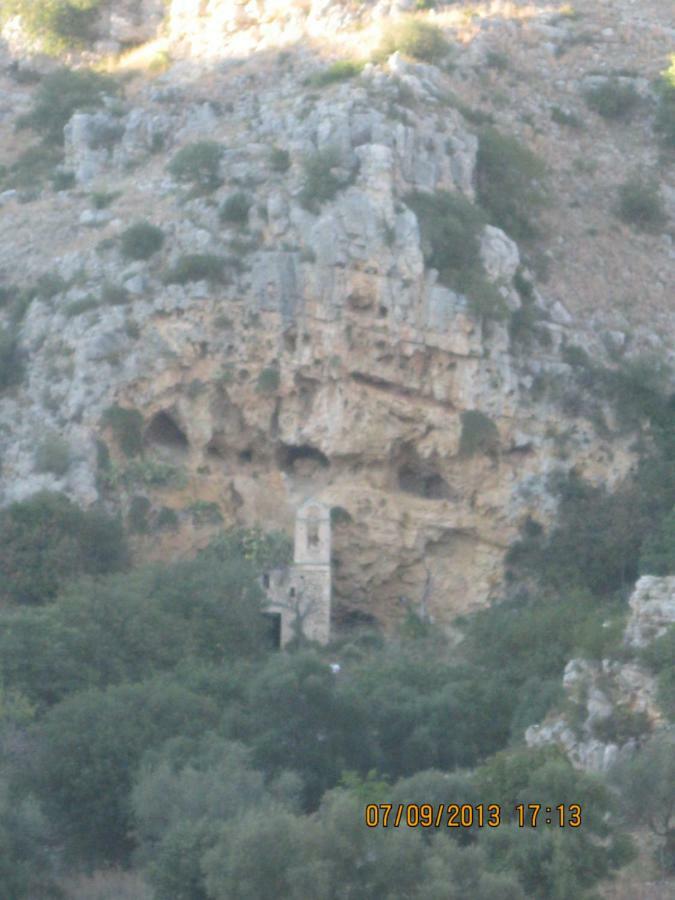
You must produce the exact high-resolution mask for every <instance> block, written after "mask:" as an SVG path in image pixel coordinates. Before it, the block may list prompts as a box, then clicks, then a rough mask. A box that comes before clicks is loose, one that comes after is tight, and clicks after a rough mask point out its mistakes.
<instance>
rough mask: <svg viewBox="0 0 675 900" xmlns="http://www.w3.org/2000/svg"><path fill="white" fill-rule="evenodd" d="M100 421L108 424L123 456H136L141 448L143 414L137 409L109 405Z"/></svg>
mask: <svg viewBox="0 0 675 900" xmlns="http://www.w3.org/2000/svg"><path fill="white" fill-rule="evenodd" d="M102 422H103V424H104V425H108V426H109V427H110V428H111V429H112V432H113V434H114V435H115V440H116V441H117V443H118V444H119V448H120V450H121V451H122V453H124V455H125V456H138V454H139V453H140V452H141V450H142V449H143V416H142V415H141V414H140V413H139V411H138V410H137V409H127V408H125V407H123V406H109V407H108V408H107V409H106V411H105V412H104V413H103V418H102Z"/></svg>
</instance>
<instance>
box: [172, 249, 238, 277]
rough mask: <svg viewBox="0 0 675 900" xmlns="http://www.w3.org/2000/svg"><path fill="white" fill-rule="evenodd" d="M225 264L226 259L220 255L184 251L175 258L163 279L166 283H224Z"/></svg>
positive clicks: (225, 275)
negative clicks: (184, 252)
mask: <svg viewBox="0 0 675 900" xmlns="http://www.w3.org/2000/svg"><path fill="white" fill-rule="evenodd" d="M226 265H227V260H226V259H224V257H222V256H214V255H213V254H212V253H186V254H184V255H183V256H180V257H179V258H178V259H177V260H176V263H175V265H174V266H173V268H172V269H170V271H169V272H167V274H166V277H165V279H164V280H165V281H166V283H167V284H188V283H189V282H191V281H208V282H210V283H211V284H224V283H225V282H226V280H227V273H226V271H225V269H226Z"/></svg>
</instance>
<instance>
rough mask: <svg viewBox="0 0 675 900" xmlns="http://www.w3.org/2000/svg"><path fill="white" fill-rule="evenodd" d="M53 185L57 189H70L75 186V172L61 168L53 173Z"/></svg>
mask: <svg viewBox="0 0 675 900" xmlns="http://www.w3.org/2000/svg"><path fill="white" fill-rule="evenodd" d="M52 187H53V188H54V190H55V191H57V192H59V191H69V190H70V189H71V188H73V187H75V173H74V172H68V171H66V170H64V169H59V170H57V171H56V172H54V174H53V175H52Z"/></svg>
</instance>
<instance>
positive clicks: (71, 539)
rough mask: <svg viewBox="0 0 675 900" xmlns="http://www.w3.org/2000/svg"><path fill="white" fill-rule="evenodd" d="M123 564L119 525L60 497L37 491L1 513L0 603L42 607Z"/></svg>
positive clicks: (123, 555)
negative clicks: (65, 589) (83, 578)
mask: <svg viewBox="0 0 675 900" xmlns="http://www.w3.org/2000/svg"><path fill="white" fill-rule="evenodd" d="M126 562H127V549H126V542H125V539H124V535H123V532H122V526H121V524H120V523H119V522H118V521H117V520H115V519H112V518H110V517H109V516H107V515H106V514H105V513H103V512H101V511H99V510H97V509H91V510H86V511H84V510H81V509H79V507H77V506H76V505H75V504H74V503H73V502H72V501H71V500H69V499H68V498H67V497H66V496H65V495H64V494H57V493H50V492H48V491H42V492H40V493H37V494H34V495H33V497H31V498H30V499H29V500H23V501H21V502H18V503H13V504H11V505H10V506H8V507H6V508H5V509H4V510H2V512H0V602H5V603H8V602H9V603H24V604H36V603H44V602H45V601H47V600H51V599H53V598H54V596H55V595H56V593H57V591H58V590H59V588H60V587H61V586H62V585H63V584H65V583H66V582H67V581H68V580H70V579H73V578H76V577H77V576H78V575H81V574H85V573H88V574H92V575H98V574H103V573H105V572H113V571H116V570H119V569H121V568H122V567H123V566H124V565H126Z"/></svg>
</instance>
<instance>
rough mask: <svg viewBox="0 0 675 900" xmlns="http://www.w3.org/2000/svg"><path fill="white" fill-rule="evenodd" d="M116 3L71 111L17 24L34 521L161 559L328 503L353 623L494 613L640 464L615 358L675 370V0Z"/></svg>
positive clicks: (14, 107) (8, 266)
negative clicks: (663, 113) (594, 375)
mask: <svg viewBox="0 0 675 900" xmlns="http://www.w3.org/2000/svg"><path fill="white" fill-rule="evenodd" d="M430 5H432V4H430ZM98 6H99V7H100V9H99V10H98V13H97V15H98V18H96V19H92V21H91V23H90V27H91V29H92V31H91V34H90V38H91V40H90V43H89V47H88V48H87V49H86V50H85V51H82V52H81V51H77V52H76V51H71V52H70V56H68V57H67V59H68V60H69V62H70V64H71V65H72V66H73V67H75V68H77V69H78V70H79V69H82V67H83V66H87V65H92V64H95V65H97V66H101V65H103V66H104V68H106V69H107V71H108V72H109V75H108V76H106V78H105V79H103V78H102V80H101V81H100V82H99V81H96V83H95V84H93V86H92V84H90V85H89V86H88V87H87V91H89V93H87V94H85V96H84V99H83V100H82V102H81V103H80V104H78V103H77V102H75V103H74V104H72V105H71V106H70V107H69V106H68V103H67V102H66V101H64V98H66V97H67V94H68V91H70V90H71V89H72V85H69V84H66V83H65V82H64V83H62V87H61V89H60V90H59V89H57V90H56V92H55V93H54V94H52V95H51V100H50V95H49V94H48V93H47V91H48V88H49V85H50V83H51V84H53V80H54V77H55V76H54V74H53V73H54V67H55V66H56V65H58V63H55V62H54V61H53V59H51V58H48V57H46V56H43V55H41V54H40V53H39V52H38V50H37V45H36V43H35V38H34V36H31V34H30V33H28V32H27V31H26V28H25V23H24V25H23V26H22V22H21V19H20V18H17V17H9V18H7V19H6V21H5V26H4V32H3V33H4V36H5V43H4V45H3V48H2V74H1V75H0V120H1V122H2V131H1V133H0V163H2V164H3V169H2V171H3V173H4V174H3V182H2V185H0V189H1V191H2V192H1V193H0V317H1V320H2V321H1V325H2V331H1V332H0V387H1V388H2V391H1V392H0V463H1V469H0V502H1V503H3V504H6V503H9V502H11V501H12V500H16V499H21V498H24V497H26V496H28V495H30V494H32V493H33V492H35V491H36V490H38V489H41V488H49V489H55V490H62V491H65V492H66V493H68V494H70V495H72V496H73V497H75V498H77V499H78V500H79V501H80V502H82V503H84V504H86V505H88V504H93V503H95V502H97V501H98V500H102V501H103V502H105V503H106V504H107V505H109V506H110V507H119V508H120V509H121V511H122V512H123V514H124V515H125V516H126V517H127V521H128V524H129V526H130V528H131V529H132V530H134V531H135V532H136V533H137V535H138V537H137V544H136V548H137V553H138V556H139V558H152V557H163V556H166V555H167V554H174V553H180V554H189V553H190V552H191V551H193V550H194V549H195V548H196V547H199V546H203V545H204V544H205V543H206V542H207V541H208V539H209V536H210V535H211V534H212V533H213V530H214V529H216V528H219V527H222V524H223V523H224V524H226V525H229V524H232V523H235V522H240V523H245V524H253V523H259V524H261V525H263V526H264V527H289V525H290V523H291V522H292V518H293V514H294V510H295V509H296V508H297V506H298V504H299V503H300V502H301V501H302V500H303V499H305V498H306V497H308V496H310V495H315V496H318V497H320V498H321V499H323V500H324V501H325V502H327V503H329V504H330V505H331V506H333V507H334V523H335V529H334V544H335V593H336V602H337V613H338V616H341V617H342V618H343V619H347V618H349V616H354V615H357V616H358V615H360V616H362V615H368V616H376V617H378V618H380V619H382V620H384V621H391V620H394V619H396V618H397V617H398V616H400V615H401V612H402V611H403V610H404V609H405V608H406V607H409V606H411V605H412V606H413V607H414V608H416V607H417V606H418V605H420V604H423V605H424V608H425V612H426V613H427V614H428V615H430V616H431V617H433V618H435V619H436V620H439V621H447V620H449V619H450V617H451V616H452V615H454V614H456V613H458V612H462V611H465V610H468V609H471V608H474V607H476V606H478V605H481V604H484V603H485V602H486V600H487V599H488V598H489V597H491V596H492V595H494V594H495V592H496V591H497V590H498V589H499V587H500V586H501V583H502V578H503V561H504V554H505V551H506V549H507V548H508V547H509V545H511V544H512V543H513V542H514V541H515V540H516V539H517V537H518V535H519V534H520V531H521V528H522V527H523V525H524V524H525V523H526V522H527V521H528V520H529V519H536V520H538V521H542V522H546V521H550V519H551V517H552V516H553V515H554V514H555V508H556V499H555V496H554V494H553V493H552V490H551V487H550V485H551V475H552V473H555V472H558V471H564V472H567V471H570V470H574V471H575V472H576V473H577V474H579V475H581V476H583V477H585V478H588V479H590V480H591V481H594V482H596V483H600V482H602V483H608V484H610V485H611V484H614V483H616V482H617V481H619V480H620V479H621V478H622V477H623V476H624V475H625V474H626V473H627V472H628V471H629V470H630V469H631V466H632V465H633V464H634V462H635V459H636V446H635V439H636V435H637V434H638V433H639V432H640V430H641V427H642V424H643V423H641V422H640V421H637V422H636V421H633V422H632V423H631V426H630V427H627V426H626V424H625V422H624V421H623V419H622V417H621V415H620V411H617V390H614V391H613V392H612V391H609V392H602V391H596V390H595V389H589V386H588V384H589V383H588V381H587V380H586V381H585V380H584V372H586V373H587V372H588V367H589V365H590V364H591V363H592V365H593V366H595V367H597V368H598V369H602V371H605V370H606V371H607V372H608V373H614V375H616V376H617V377H618V376H619V375H620V376H621V377H623V376H624V375H625V374H626V373H630V372H633V373H634V372H635V371H636V369H635V361H636V360H638V361H640V363H641V364H642V363H643V362H644V360H646V359H649V360H650V361H651V362H652V363H653V364H654V365H656V363H655V362H654V361H658V362H668V361H669V360H670V362H674V361H675V353H674V351H673V348H674V346H675V345H674V343H673V337H674V336H675V315H674V314H673V313H674V306H675V304H674V298H673V272H674V268H675V267H674V260H675V248H674V246H673V240H672V237H673V219H674V217H675V169H673V166H672V162H671V160H670V158H669V156H668V150H667V149H664V141H663V138H662V135H660V132H659V130H658V127H655V126H658V121H659V103H663V100H662V98H661V94H660V93H659V88H658V85H657V80H658V79H659V75H660V73H661V72H662V71H663V70H664V69H665V68H666V67H667V65H668V57H669V54H670V53H672V51H673V49H674V48H675V29H673V27H672V16H671V15H669V13H672V9H670V3H669V2H667V0H645V2H641V3H640V4H639V5H637V4H634V3H631V2H629V0H622V2H612V3H609V2H603V3H598V2H595V0H579V2H578V3H577V4H575V6H574V8H572V7H570V6H565V7H561V6H559V5H557V4H550V3H544V2H533V3H515V2H508V3H507V2H493V3H486V4H471V5H470V6H469V5H468V4H459V3H454V4H437V5H436V6H437V8H436V9H432V10H429V11H426V12H423V13H419V14H416V15H415V18H414V21H415V22H416V23H421V24H422V30H421V31H418V32H417V41H418V43H416V44H414V45H413V44H410V42H409V40H408V39H409V37H410V34H409V32H405V33H404V31H401V28H406V27H407V28H408V30H409V29H410V27H411V26H410V25H409V22H408V25H407V26H406V25H403V26H400V28H399V30H398V31H397V30H396V29H394V31H393V32H392V31H391V28H390V23H391V21H395V16H397V15H398V14H400V13H404V12H406V11H407V7H410V6H414V4H411V3H405V2H398V3H389V2H384V0H382V2H379V3H377V4H371V3H343V2H336V0H335V2H330V0H315V2H314V3H311V4H310V3H280V2H263V0H260V2H257V3H249V4H243V3H237V2H225V0H211V2H209V3H207V4H205V3H199V2H197V0H173V2H172V3H170V4H168V9H167V10H164V8H163V5H162V4H161V3H159V2H157V3H155V2H151V0H147V2H146V0H144V2H143V3H138V2H137V3H130V2H127V3H122V4H114V6H113V5H106V4H99V5H98ZM1 8H2V5H0V9H1ZM163 14H165V15H164V18H162V16H163ZM402 21H404V22H406V21H408V20H402ZM387 28H389V29H390V30H389V31H387ZM425 29H426V30H425ZM383 35H384V38H383ZM407 40H408V43H406V41H407ZM420 41H421V42H422V43H421V44H420V43H419V42H420ZM101 77H102V76H101ZM80 87H81V86H80ZM79 89H80V88H78V90H79ZM45 98H46V100H45ZM62 101H64V102H63V106H64V108H65V109H66V110H67V115H66V117H65V121H60V120H59V118H58V115H53V114H52V113H53V112H54V110H55V109H57V107H58V106H59V103H61V102H62ZM41 102H42V106H40V103H41ZM22 117H23V122H24V127H23V128H22V129H21V130H15V128H14V125H15V124H16V123H17V122H21V120H22ZM26 126H28V127H26ZM513 139H515V140H516V141H517V142H518V143H514V140H513ZM50 141H51V143H50ZM635 179H637V184H638V195H639V199H640V198H643V197H644V196H645V195H646V194H648V196H649V198H651V199H652V202H651V205H649V204H648V209H647V212H646V213H645V212H644V209H643V206H641V205H640V203H638V207H639V210H638V212H637V213H636V212H635V203H634V204H633V206H632V207H631V205H630V202H628V201H630V199H631V196H630V189H631V184H632V186H633V187H632V189H633V195H632V196H633V198H634V197H635V190H636V189H635V183H636V182H635ZM625 183H627V184H628V187H627V188H626V189H625V190H624V192H623V193H622V192H621V185H622V184H625ZM626 198H627V199H626ZM474 202H478V203H479V205H480V207H481V210H478V208H477V207H476V206H474V205H473V204H474ZM640 202H641V200H640ZM631 366H632V367H633V369H631ZM3 373H4V374H3ZM626 377H628V376H626ZM664 377H665V376H664ZM605 381H606V382H608V383H609V378H607V379H605ZM615 383H616V384H624V385H625V384H627V383H629V382H627V381H616V382H615ZM664 384H665V386H666V387H667V383H665V382H664ZM671 390H672V387H671ZM618 393H619V394H620V393H621V392H620V391H619V392H618ZM619 399H620V398H619ZM638 419H639V417H638Z"/></svg>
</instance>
